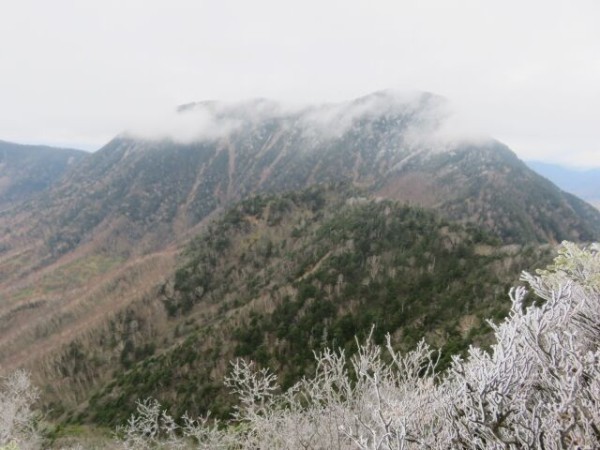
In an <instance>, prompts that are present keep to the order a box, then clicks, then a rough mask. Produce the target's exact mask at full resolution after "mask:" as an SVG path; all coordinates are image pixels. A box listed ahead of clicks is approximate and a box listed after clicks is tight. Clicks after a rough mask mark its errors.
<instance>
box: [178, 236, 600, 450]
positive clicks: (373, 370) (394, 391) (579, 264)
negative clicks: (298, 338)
mask: <svg viewBox="0 0 600 450" xmlns="http://www.w3.org/2000/svg"><path fill="white" fill-rule="evenodd" d="M599 250H600V249H599V247H598V246H597V245H595V246H591V247H590V248H589V249H587V250H581V249H579V248H578V247H577V246H575V245H574V244H570V243H564V244H563V248H562V250H561V251H560V255H559V256H558V257H557V258H556V260H555V264H554V265H553V266H551V267H550V268H549V269H548V270H546V271H540V272H539V273H538V275H531V274H524V275H523V280H524V281H525V282H526V283H527V284H528V285H529V287H530V289H531V290H532V292H533V294H535V296H530V294H528V291H527V290H526V289H525V288H524V287H518V288H514V289H512V290H511V293H510V299H511V302H512V309H511V312H510V314H509V316H508V317H507V318H506V320H504V321H503V322H502V323H501V324H499V325H494V324H492V326H493V329H494V332H495V336H496V344H495V345H494V346H493V347H492V349H491V352H489V353H487V352H484V351H482V350H481V349H478V348H475V347H471V348H470V349H469V352H468V355H467V356H466V358H464V360H463V359H461V358H459V357H454V359H453V362H452V364H451V367H450V368H449V369H448V370H447V371H446V372H444V373H442V374H439V373H436V370H435V367H436V361H437V360H436V353H435V352H434V351H433V350H432V349H430V348H429V347H428V346H427V345H426V344H425V343H423V342H422V343H420V344H419V345H418V346H417V348H416V349H414V350H413V351H411V352H408V353H407V354H404V355H402V354H400V353H398V352H396V351H395V350H394V349H393V348H392V345H391V342H390V340H389V338H388V341H387V345H386V346H385V348H381V347H379V346H376V345H374V344H373V343H372V342H371V341H367V342H366V343H365V344H364V345H362V346H361V347H360V350H359V352H358V354H356V355H355V356H353V357H352V358H350V359H349V360H348V359H347V357H346V356H345V354H344V353H343V352H333V351H331V350H326V351H324V352H323V353H322V354H320V355H317V357H316V358H317V369H316V372H315V375H314V377H312V378H307V379H303V380H302V381H300V382H299V383H297V384H296V385H295V386H294V387H292V388H291V389H289V390H288V391H286V392H283V393H278V392H279V388H278V386H277V384H276V378H275V376H274V375H273V374H270V373H269V372H268V371H266V370H261V371H255V370H253V368H252V367H253V366H252V364H249V363H246V362H244V361H238V362H236V363H235V364H234V369H233V371H232V374H231V375H230V377H229V378H228V380H227V383H228V385H229V386H230V388H232V390H233V391H234V392H235V393H237V394H238V395H239V397H240V406H239V408H238V410H237V413H236V417H235V419H236V421H237V422H238V423H239V425H237V426H230V427H229V428H228V430H229V431H228V432H227V433H225V434H226V435H227V439H228V440H227V443H225V441H223V440H222V441H220V442H222V443H224V448H237V449H245V448H248V449H249V448H253V449H254V448H260V449H271V448H281V449H283V448H285V449H307V448H311V449H319V448H323V449H325V448H327V449H330V448H334V449H346V448H347V449H352V448H356V449H365V450H367V449H369V450H371V449H373V450H374V449H423V448H429V449H449V448H452V449H473V448H479V449H522V448H536V449H537V448H544V449H562V448H580V449H595V448H600V431H599V427H600V348H599V343H600V277H599V275H600V253H599ZM532 302H533V303H532ZM526 305H529V306H526ZM384 353H385V354H384ZM211 430H212V431H211ZM211 432H212V433H217V432H218V433H221V436H220V438H224V437H225V434H223V433H224V432H223V430H219V429H218V428H216V427H213V428H212V429H210V430H209V429H206V432H205V435H204V439H206V436H207V435H208V434H210V433H211ZM186 433H187V434H189V431H187V432H186ZM184 434H185V433H184ZM217 441H218V439H217ZM214 442H216V441H213V443H214ZM195 445H196V446H197V448H210V447H208V446H206V445H204V444H202V442H201V441H196V444H195ZM213 445H214V444H213Z"/></svg>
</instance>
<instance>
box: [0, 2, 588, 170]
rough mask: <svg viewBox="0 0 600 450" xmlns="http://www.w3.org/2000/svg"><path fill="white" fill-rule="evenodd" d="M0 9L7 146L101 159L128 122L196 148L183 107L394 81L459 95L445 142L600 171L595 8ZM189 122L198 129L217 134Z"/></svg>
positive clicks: (189, 5) (303, 100) (115, 5)
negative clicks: (471, 137)
mask: <svg viewBox="0 0 600 450" xmlns="http://www.w3.org/2000/svg"><path fill="white" fill-rule="evenodd" d="M2 11H3V17H4V22H3V26H2V27H1V28H0V62H1V66H0V67H1V68H2V72H1V75H0V77H1V80H2V83H0V100H1V101H0V138H2V139H5V140H14V141H18V142H32V143H33V142H36V143H46V144H55V145H56V144H60V145H68V146H75V147H85V148H87V149H91V150H93V149H96V148H99V147H100V146H101V145H103V144H104V143H105V142H107V141H108V140H109V139H111V138H112V137H113V136H114V135H116V134H118V133H120V132H122V131H123V130H125V129H133V130H136V129H137V130H138V131H139V130H141V131H143V132H144V133H146V132H147V131H148V130H153V131H154V132H155V134H156V135H161V134H164V133H165V132H167V131H169V130H171V131H172V130H174V129H175V128H177V127H180V129H179V130H178V134H180V135H181V137H182V138H186V139H193V138H194V134H193V133H192V134H191V135H188V136H185V134H186V133H188V132H191V131H193V128H194V127H190V126H189V124H187V125H186V124H185V123H183V122H182V121H181V120H180V119H181V118H180V117H177V115H176V114H175V113H173V112H172V111H173V108H174V106H175V105H178V104H184V103H188V102H190V101H195V100H202V99H218V100H223V101H225V102H232V101H239V100H240V99H247V98H255V97H265V98H273V99H276V100H281V101H283V103H284V104H287V103H289V102H291V103H296V104H308V103H324V102H340V101H347V100H351V99H353V98H357V97H360V96H362V95H365V94H368V93H370V92H374V91H378V90H381V89H386V88H390V87H392V88H399V89H400V90H404V91H406V90H413V91H414V90H422V91H430V92H434V93H436V94H439V95H442V96H444V97H446V98H447V99H449V102H450V104H451V105H452V109H453V110H454V111H455V114H454V115H453V117H454V119H452V120H454V122H455V125H453V126H447V130H446V133H448V134H451V133H452V130H453V129H454V130H456V129H460V128H462V129H464V130H477V131H479V132H481V133H482V134H487V135H493V136H494V137H496V138H498V139H500V140H502V141H504V142H505V143H507V144H508V145H509V146H511V147H512V148H513V149H514V150H515V151H516V152H517V153H518V154H519V156H521V157H523V158H525V159H544V160H547V161H552V162H560V163H563V164H564V163H566V164H571V165H578V166H584V167H597V166H600V150H599V148H598V142H600V139H599V137H600V126H599V125H600V124H599V123H598V119H597V111H598V110H599V109H600V83H598V81H597V80H599V79H600V62H599V61H600V59H599V58H598V55H600V29H599V27H597V23H599V22H600V4H598V3H597V2H595V1H591V0H590V1H577V2H566V1H558V0H549V1H539V0H532V1H528V2H521V1H516V0H507V1H506V2H494V3H492V2H481V1H475V0H470V1H467V0H457V1H455V2H447V1H443V0H423V1H419V2H413V1H403V0H400V1H378V0H374V1H372V2H362V1H360V2H359V1H346V2H338V1H320V2H317V1H313V0H307V1H304V2H275V1H263V0H257V1H255V2H243V1H226V2H210V1H191V0H190V1H186V0H173V1H169V2H167V1H155V0H146V1H142V0H130V1H127V2H122V1H114V0H106V1H103V2H100V1H96V0H90V1H87V2H75V1H67V0H57V1H55V2H41V1H34V0H23V1H20V2H3V8H2ZM342 119H343V118H342ZM185 120H192V119H187V118H186V119H183V121H184V122H185ZM195 120H196V121H197V122H198V123H200V124H201V125H200V126H199V129H200V131H198V130H196V132H199V133H200V134H202V133H209V134H210V133H211V132H221V131H222V130H219V129H218V128H219V127H221V126H222V125H223V124H216V123H214V121H213V122H211V120H212V119H211V117H210V116H205V117H204V118H202V119H198V118H197V119H195ZM230 126H235V123H232V124H227V127H230ZM171 131H169V132H171ZM457 134H459V135H460V134H462V131H461V133H457Z"/></svg>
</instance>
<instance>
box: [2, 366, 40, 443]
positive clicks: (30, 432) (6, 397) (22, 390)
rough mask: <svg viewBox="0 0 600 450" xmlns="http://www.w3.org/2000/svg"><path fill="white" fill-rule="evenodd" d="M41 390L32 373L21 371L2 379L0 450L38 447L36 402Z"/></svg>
mask: <svg viewBox="0 0 600 450" xmlns="http://www.w3.org/2000/svg"><path fill="white" fill-rule="evenodd" d="M37 398H38V390H37V389H36V388H35V387H33V386H32V384H31V380H30V377H29V374H28V373H27V372H25V371H22V370H17V371H15V372H13V373H12V374H10V375H9V376H8V377H6V378H4V379H2V380H1V382H0V449H3V448H6V449H13V448H14V449H21V450H25V449H30V448H38V446H39V443H40V439H39V434H38V432H37V429H36V413H35V412H34V410H33V404H34V403H35V401H36V400H37Z"/></svg>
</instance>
